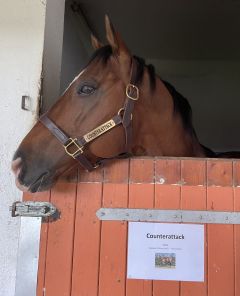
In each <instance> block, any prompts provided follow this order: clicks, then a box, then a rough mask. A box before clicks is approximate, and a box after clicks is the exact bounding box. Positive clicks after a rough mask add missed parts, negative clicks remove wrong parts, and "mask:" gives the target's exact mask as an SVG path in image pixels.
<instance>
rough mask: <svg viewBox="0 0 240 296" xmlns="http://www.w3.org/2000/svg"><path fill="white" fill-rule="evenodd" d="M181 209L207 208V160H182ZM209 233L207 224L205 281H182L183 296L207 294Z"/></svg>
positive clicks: (204, 295) (202, 295)
mask: <svg viewBox="0 0 240 296" xmlns="http://www.w3.org/2000/svg"><path fill="white" fill-rule="evenodd" d="M181 177H182V184H183V186H182V188H181V209H183V210H206V208H207V188H206V161H204V160H192V159H191V160H182V161H181ZM206 239H207V235H206V226H205V254H204V255H205V279H204V282H181V289H180V291H181V293H180V295H181V296H192V295H194V296H206V295H207V241H206Z"/></svg>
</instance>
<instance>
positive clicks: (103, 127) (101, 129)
mask: <svg viewBox="0 0 240 296" xmlns="http://www.w3.org/2000/svg"><path fill="white" fill-rule="evenodd" d="M114 126H116V124H115V122H114V121H113V120H112V119H111V120H109V121H107V122H105V123H103V124H102V125H100V126H98V127H97V128H95V129H94V130H92V131H91V132H90V133H87V134H86V135H85V136H84V137H83V138H84V140H85V141H86V142H90V141H92V140H94V139H96V138H97V137H99V136H101V135H102V134H104V133H105V132H107V131H109V130H110V129H112V128H113V127H114Z"/></svg>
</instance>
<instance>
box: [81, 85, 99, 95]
mask: <svg viewBox="0 0 240 296" xmlns="http://www.w3.org/2000/svg"><path fill="white" fill-rule="evenodd" d="M94 91H95V88H94V87H93V86H90V85H83V86H81V87H80V89H79V91H78V93H79V94H80V95H91V94H92V93H94Z"/></svg>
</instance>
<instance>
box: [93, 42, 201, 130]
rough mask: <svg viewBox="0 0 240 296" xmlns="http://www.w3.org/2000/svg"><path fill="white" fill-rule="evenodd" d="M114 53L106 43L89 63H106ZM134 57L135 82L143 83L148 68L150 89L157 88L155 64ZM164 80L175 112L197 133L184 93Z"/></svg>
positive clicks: (186, 126)
mask: <svg viewBox="0 0 240 296" xmlns="http://www.w3.org/2000/svg"><path fill="white" fill-rule="evenodd" d="M112 53H113V51H112V47H111V46H110V45H105V46H103V47H101V48H99V49H97V50H96V51H95V52H94V53H93V55H92V56H91V58H90V60H89V62H88V64H90V63H91V62H92V61H93V60H97V61H101V62H102V63H103V64H106V63H107V61H108V60H109V58H110V57H111V55H112ZM133 57H134V59H135V60H136V61H137V72H136V79H135V83H136V84H138V85H139V84H141V82H142V80H143V75H144V69H145V68H146V69H147V72H148V75H149V81H150V89H151V91H154V90H155V88H156V73H155V68H154V66H153V65H152V64H149V65H148V64H146V62H145V60H144V59H143V58H140V57H138V56H135V55H134V56H133ZM160 79H161V78H160ZM161 80H162V79H161ZM162 82H163V84H164V85H165V87H166V88H167V90H168V91H169V93H170V94H171V96H172V99H173V103H174V112H178V113H179V114H180V115H181V117H182V121H183V125H184V128H185V129H186V130H187V131H188V132H190V133H191V134H192V135H196V133H195V130H194V128H193V125H192V108H191V106H190V104H189V102H188V100H187V99H186V98H185V97H184V96H183V95H181V94H180V93H179V92H178V91H177V90H176V89H175V88H174V87H173V86H172V85H171V84H170V83H169V82H167V81H165V80H162Z"/></svg>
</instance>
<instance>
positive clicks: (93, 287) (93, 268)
mask: <svg viewBox="0 0 240 296" xmlns="http://www.w3.org/2000/svg"><path fill="white" fill-rule="evenodd" d="M79 180H80V181H79V183H78V187H77V200H76V218H75V231H74V250H73V270H72V291H71V296H87V295H97V293H98V274H99V260H100V259H99V249H100V230H101V222H100V221H99V220H98V218H97V217H96V211H97V210H98V209H99V208H101V204H102V181H103V170H101V169H98V170H97V171H95V172H93V173H83V172H79Z"/></svg>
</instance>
